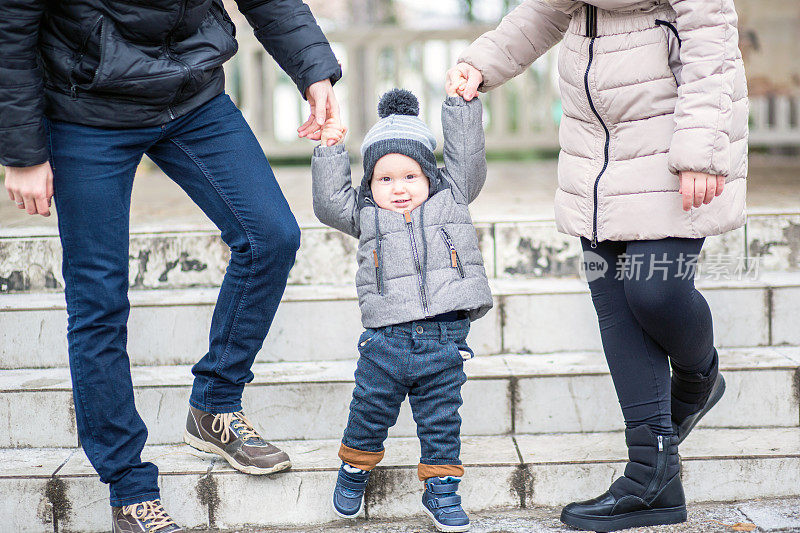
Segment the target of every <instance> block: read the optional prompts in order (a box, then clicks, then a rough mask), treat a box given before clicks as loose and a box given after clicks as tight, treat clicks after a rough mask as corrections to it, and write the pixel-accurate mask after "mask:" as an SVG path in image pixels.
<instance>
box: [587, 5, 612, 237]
mask: <svg viewBox="0 0 800 533" xmlns="http://www.w3.org/2000/svg"><path fill="white" fill-rule="evenodd" d="M586 37H590V38H591V40H590V41H589V62H588V63H587V65H586V72H585V73H584V75H583V85H584V88H585V89H586V98H587V99H588V100H589V107H590V108H591V109H592V113H594V116H595V117H597V120H599V121H600V125H601V126H603V131H604V132H605V135H606V142H605V146H604V148H603V168H602V169H600V173H599V174H597V177H596V178H595V180H594V204H593V205H594V209H593V215H592V248H597V188H598V186H599V185H600V178H601V177H602V176H603V173H605V171H606V168H608V152H609V144H610V143H611V133H610V132H609V131H608V126H606V123H605V122H604V121H603V119H602V118H601V117H600V113H598V112H597V108H595V106H594V102H593V101H592V95H591V93H590V92H589V70H590V69H591V68H592V61H593V60H594V40H595V39H596V38H597V7H595V6H593V5H590V4H586Z"/></svg>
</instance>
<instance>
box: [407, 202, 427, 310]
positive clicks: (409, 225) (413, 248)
mask: <svg viewBox="0 0 800 533" xmlns="http://www.w3.org/2000/svg"><path fill="white" fill-rule="evenodd" d="M403 216H404V217H405V219H406V228H407V229H408V236H409V238H410V239H411V252H412V254H413V255H414V266H416V267H417V282H418V283H419V294H420V297H421V298H422V310H423V311H424V312H425V316H428V315H429V313H428V299H427V297H426V296H425V286H424V285H423V284H422V267H421V266H420V265H419V253H418V252H417V241H416V239H414V225H413V223H412V222H411V213H409V212H405V213H403Z"/></svg>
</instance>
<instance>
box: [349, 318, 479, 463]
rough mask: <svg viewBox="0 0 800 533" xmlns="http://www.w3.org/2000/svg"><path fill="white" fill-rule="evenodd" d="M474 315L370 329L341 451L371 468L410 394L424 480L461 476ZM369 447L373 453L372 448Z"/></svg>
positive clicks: (363, 343) (362, 341)
mask: <svg viewBox="0 0 800 533" xmlns="http://www.w3.org/2000/svg"><path fill="white" fill-rule="evenodd" d="M467 333H469V319H462V320H457V321H454V322H435V321H429V320H424V321H420V322H407V323H405V324H399V325H396V326H387V327H384V328H380V329H368V330H366V331H365V332H364V333H363V334H362V335H361V338H360V340H359V343H358V346H359V352H360V353H361V357H360V358H359V359H358V366H357V368H356V373H355V382H356V386H355V389H354V390H353V400H352V402H351V403H350V416H349V418H348V421H347V428H346V429H345V431H344V437H343V438H342V445H343V446H342V448H341V449H340V453H339V456H340V457H341V458H342V460H343V461H345V462H346V463H348V464H351V465H353V466H358V467H359V468H364V469H366V470H369V469H370V468H371V467H373V466H375V464H377V463H378V461H380V459H381V458H382V457H383V442H384V441H385V440H386V436H387V434H388V431H389V428H390V427H392V426H393V425H394V424H395V422H397V415H398V414H399V412H400V405H401V404H402V403H403V400H405V397H406V396H408V401H409V403H410V404H411V412H412V413H413V415H414V421H415V422H416V423H417V436H418V437H419V441H420V448H421V456H420V460H419V462H420V464H419V467H418V474H419V477H420V479H427V478H428V477H434V476H439V475H442V476H443V475H461V474H462V473H463V467H461V466H460V465H461V460H460V452H461V416H460V415H459V414H458V409H459V408H460V407H461V404H462V403H463V402H462V399H461V386H462V385H463V384H464V383H465V382H466V380H467V376H466V374H464V356H462V352H463V353H465V354H467V357H470V356H471V355H472V350H471V349H470V348H469V347H468V346H467V343H466V338H467ZM364 452H366V453H364Z"/></svg>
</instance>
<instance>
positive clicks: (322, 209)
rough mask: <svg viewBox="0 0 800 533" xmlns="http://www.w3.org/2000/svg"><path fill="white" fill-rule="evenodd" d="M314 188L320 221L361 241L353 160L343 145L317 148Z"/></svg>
mask: <svg viewBox="0 0 800 533" xmlns="http://www.w3.org/2000/svg"><path fill="white" fill-rule="evenodd" d="M311 189H312V199H313V202H314V214H315V215H317V218H318V219H319V221H320V222H322V223H323V224H325V225H327V226H330V227H332V228H335V229H338V230H339V231H343V232H345V233H347V234H348V235H352V236H353V237H356V238H358V236H359V234H360V233H361V231H360V228H359V224H358V191H357V190H356V189H354V188H353V184H352V181H351V178H350V157H349V156H348V155H347V150H345V147H344V144H336V145H333V146H324V145H320V146H317V147H316V148H314V154H313V155H312V156H311Z"/></svg>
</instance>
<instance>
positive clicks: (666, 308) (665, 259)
mask: <svg viewBox="0 0 800 533" xmlns="http://www.w3.org/2000/svg"><path fill="white" fill-rule="evenodd" d="M703 240H704V239H678V238H667V239H661V240H657V241H604V242H601V243H599V244H598V245H597V248H591V247H590V245H589V241H588V240H587V239H581V243H582V245H583V250H584V264H585V265H586V267H587V270H586V274H587V279H588V280H589V289H590V290H591V293H592V302H593V303H594V307H595V309H596V310H597V318H598V321H599V323H600V336H601V338H602V341H603V350H604V351H605V354H606V360H607V361H608V368H609V370H610V371H611V377H612V379H613V380H614V387H615V388H616V390H617V397H618V398H619V403H620V405H621V406H622V414H623V416H624V417H625V424H626V426H627V427H629V428H631V427H636V426H639V425H642V424H646V425H648V426H650V427H651V428H652V429H653V430H654V431H655V432H656V433H661V434H665V433H666V434H669V433H672V424H671V416H670V368H669V365H670V364H672V366H673V368H675V369H677V370H680V371H683V372H700V373H703V374H706V373H707V372H708V371H709V370H710V369H711V367H712V366H713V362H714V353H715V351H714V345H713V332H712V329H711V311H710V309H709V307H708V304H707V303H706V300H705V298H703V296H702V295H701V294H700V293H699V292H698V291H697V289H695V287H694V275H695V272H694V265H695V264H696V260H697V256H698V255H699V254H700V248H701V247H702V246H703ZM603 264H605V265H606V269H605V272H604V273H602V274H601V272H602V271H603Z"/></svg>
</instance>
